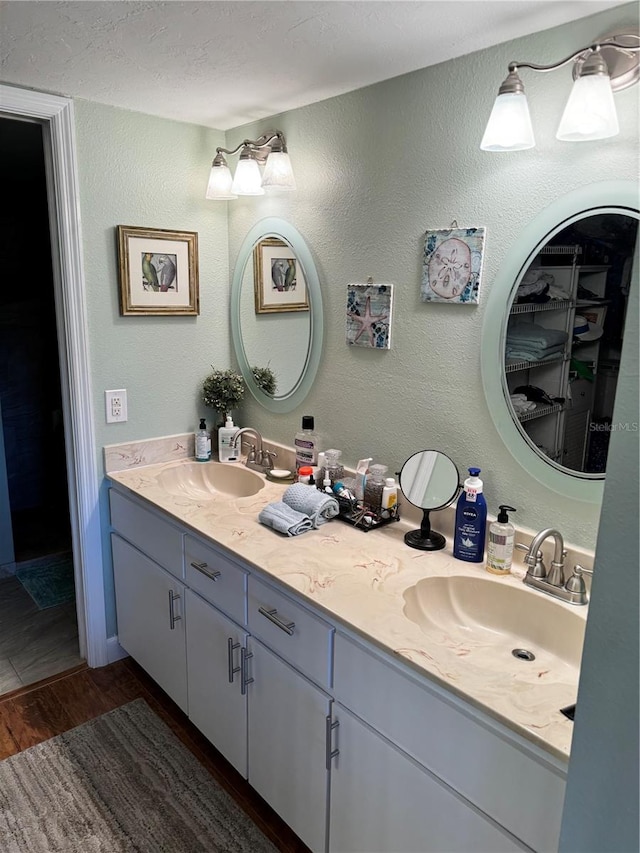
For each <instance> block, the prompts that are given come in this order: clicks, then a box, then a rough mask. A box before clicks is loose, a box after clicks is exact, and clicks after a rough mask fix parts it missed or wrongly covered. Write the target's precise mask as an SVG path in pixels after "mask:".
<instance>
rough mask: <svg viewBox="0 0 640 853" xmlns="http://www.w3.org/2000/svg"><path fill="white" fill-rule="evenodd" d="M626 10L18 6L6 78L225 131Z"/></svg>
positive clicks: (6, 22)
mask: <svg viewBox="0 0 640 853" xmlns="http://www.w3.org/2000/svg"><path fill="white" fill-rule="evenodd" d="M621 2H622V0H621ZM621 2H616V0H600V2H599V0H569V2H559V0H532V2H529V0H511V2H507V0H497V1H496V0H449V2H419V0H411V2H403V0H398V1H397V2H396V1H395V0H394V1H393V2H385V0H360V1H359V2H340V0H330V2H314V0H309V2H306V0H305V2H298V0H271V2H253V0H235V2H223V1H222V0H220V2H218V0H210V2H186V3H185V2H167V3H158V2H122V0H118V1H117V2H101V0H95V2H94V0H91V2H77V1H76V0H74V2H38V0H27V2H21V1H20V0H10V2H0V59H1V63H0V77H1V78H2V80H3V81H4V82H7V83H13V84H16V85H22V86H28V87H33V88H38V89H43V90H46V91H49V92H54V93H58V94H63V95H67V96H70V97H80V98H86V99H88V100H92V101H98V102H100V103H105V104H111V105H113V106H118V107H124V108H127V109H132V110H138V111H140V112H145V113H150V114H152V115H159V116H164V117H166V118H173V119H178V120H181V121H188V122H194V123H196V124H202V125H207V126H209V127H217V128H220V129H222V130H225V129H227V128H230V127H235V126H238V125H241V124H244V123H246V122H249V121H254V120H257V119H260V118H263V117H264V116H269V115H274V114H275V113H279V112H282V111H284V110H288V109H292V108H295V107H299V106H302V105H304V104H309V103H313V102H315V101H319V100H323V99H324V98H328V97H331V96H333V95H338V94H341V93H343V92H347V91H351V90H353V89H358V88H360V87H362V86H366V85H369V84H371V83H376V82H379V81H380V80H385V79H388V78H390V77H395V76H397V75H398V74H404V73H406V72H408V71H414V70H416V69H417V68H424V67H426V66H427V65H433V64H435V63H438V62H443V61H444V60H447V59H451V58H453V57H456V56H462V55H464V54H467V53H471V52H473V51H474V50H479V49H481V48H484V47H488V46H490V45H494V44H498V43H500V42H504V41H508V40H509V39H512V38H516V37H518V36H521V35H526V34H529V33H532V32H538V31H540V30H544V29H547V28H549V27H554V26H556V25H558V24H562V23H565V22H568V21H571V20H576V19H578V18H581V17H585V16H586V15H591V14H594V13H596V12H599V11H601V10H602V9H606V8H611V7H612V6H616V5H621ZM593 35H594V39H595V38H596V37H598V36H600V35H602V33H594V34H593Z"/></svg>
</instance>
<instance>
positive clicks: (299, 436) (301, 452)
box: [293, 415, 318, 471]
mask: <svg viewBox="0 0 640 853" xmlns="http://www.w3.org/2000/svg"><path fill="white" fill-rule="evenodd" d="M293 443H294V445H295V448H296V471H297V470H298V469H299V468H301V467H302V466H303V465H304V466H307V465H311V466H312V467H313V466H314V465H315V464H316V462H317V461H318V434H317V433H316V432H314V420H313V416H312V415H303V416H302V429H301V430H300V432H297V433H296V437H295V439H294V442H293Z"/></svg>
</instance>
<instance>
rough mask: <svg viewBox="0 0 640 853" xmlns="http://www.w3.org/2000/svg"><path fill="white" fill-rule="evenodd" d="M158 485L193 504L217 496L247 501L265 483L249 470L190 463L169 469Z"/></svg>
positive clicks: (160, 478)
mask: <svg viewBox="0 0 640 853" xmlns="http://www.w3.org/2000/svg"><path fill="white" fill-rule="evenodd" d="M158 483H159V484H160V485H161V486H162V488H163V489H166V490H167V491H168V492H169V493H170V494H172V495H177V496H178V497H185V498H191V499H192V500H203V499H209V500H210V499H212V498H215V497H216V495H227V496H228V497H233V498H246V497H249V496H250V495H255V494H256V493H257V492H259V491H260V489H262V488H264V483H265V481H264V479H263V478H262V477H261V476H260V475H259V474H256V473H255V472H254V471H250V470H249V469H248V468H244V467H240V465H238V466H237V467H236V466H234V465H222V464H221V463H220V462H187V463H186V464H184V465H176V466H175V467H174V468H166V469H165V470H164V471H163V472H162V473H161V474H160V476H159V477H158Z"/></svg>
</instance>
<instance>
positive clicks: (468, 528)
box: [453, 468, 487, 563]
mask: <svg viewBox="0 0 640 853" xmlns="http://www.w3.org/2000/svg"><path fill="white" fill-rule="evenodd" d="M479 473H480V468H469V475H470V476H469V477H467V479H466V480H465V481H464V491H463V492H462V494H461V495H460V497H459V498H458V505H457V507H456V529H455V533H454V538H453V556H454V557H455V558H456V559H458V560H465V561H466V562H467V563H481V562H482V561H483V560H484V538H485V533H486V528H487V502H486V501H485V499H484V495H483V494H482V480H481V479H480V477H478V474H479Z"/></svg>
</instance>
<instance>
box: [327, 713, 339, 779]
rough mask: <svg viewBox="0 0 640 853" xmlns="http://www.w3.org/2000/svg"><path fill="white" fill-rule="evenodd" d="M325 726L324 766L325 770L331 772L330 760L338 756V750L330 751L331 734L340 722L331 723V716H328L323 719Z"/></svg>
mask: <svg viewBox="0 0 640 853" xmlns="http://www.w3.org/2000/svg"><path fill="white" fill-rule="evenodd" d="M325 725H326V741H325V743H326V760H325V764H326V768H327V770H331V761H332V759H334V758H336V756H338V755H340V750H339V749H333V750H332V749H331V732H332V731H333V730H334V729H337V728H338V726H339V725H340V722H339V721H338V720H335V721H333V722H332V720H331V714H329V715H328V716H327V717H325Z"/></svg>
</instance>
